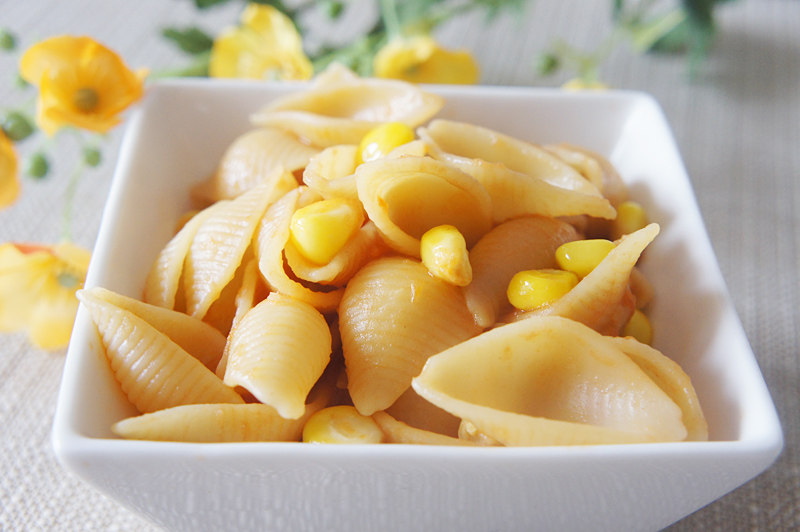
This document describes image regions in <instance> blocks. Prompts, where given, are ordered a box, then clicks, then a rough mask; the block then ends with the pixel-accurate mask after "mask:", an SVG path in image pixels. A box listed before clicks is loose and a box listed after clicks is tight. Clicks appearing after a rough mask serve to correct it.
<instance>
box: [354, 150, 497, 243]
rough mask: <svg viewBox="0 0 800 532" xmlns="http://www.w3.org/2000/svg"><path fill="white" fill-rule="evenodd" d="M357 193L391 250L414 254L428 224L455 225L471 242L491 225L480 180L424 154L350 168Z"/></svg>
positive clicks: (489, 201) (383, 159)
mask: <svg viewBox="0 0 800 532" xmlns="http://www.w3.org/2000/svg"><path fill="white" fill-rule="evenodd" d="M356 184H357V186H358V197H359V199H361V202H362V203H363V205H364V209H365V210H366V211H367V214H368V215H369V218H370V219H371V220H372V221H373V222H374V223H375V225H376V226H377V227H378V230H379V231H380V232H381V234H382V235H383V237H384V239H385V240H386V243H387V244H388V245H389V246H390V247H391V248H392V249H394V250H396V251H398V252H400V253H403V254H406V255H409V256H412V257H417V258H419V256H420V253H419V245H420V244H419V239H420V238H421V237H422V235H423V234H424V233H425V231H427V230H428V229H431V228H432V227H435V226H437V225H442V224H450V225H453V226H455V227H456V228H457V229H458V230H459V231H460V232H461V234H462V235H464V238H465V240H466V241H467V247H470V246H472V245H473V244H474V243H475V242H477V241H478V239H479V238H480V237H481V236H483V235H484V234H485V233H486V232H488V231H489V229H490V228H491V223H492V222H491V199H490V198H489V195H488V193H487V192H486V190H485V189H484V188H483V187H482V186H481V184H480V183H478V182H477V181H475V179H473V178H472V177H470V176H469V175H467V174H465V173H464V172H461V171H459V170H458V169H456V168H455V167H453V166H450V165H448V164H445V163H442V162H440V161H436V160H434V159H431V158H430V157H399V158H382V159H377V160H375V161H370V162H368V163H364V164H362V165H360V166H359V167H358V168H357V169H356Z"/></svg>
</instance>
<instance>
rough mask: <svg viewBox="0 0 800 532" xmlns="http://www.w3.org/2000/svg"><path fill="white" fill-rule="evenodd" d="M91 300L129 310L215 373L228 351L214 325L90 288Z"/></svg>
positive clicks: (109, 292)
mask: <svg viewBox="0 0 800 532" xmlns="http://www.w3.org/2000/svg"><path fill="white" fill-rule="evenodd" d="M86 293H87V294H88V296H89V297H91V298H94V299H96V300H100V301H103V302H105V303H108V304H109V305H113V306H114V307H116V308H119V309H121V310H126V311H128V312H131V313H133V314H135V315H136V316H138V317H140V318H141V319H143V320H144V321H146V322H147V323H149V324H150V325H152V326H153V328H155V329H157V330H158V331H160V332H162V333H164V334H165V335H167V336H168V337H169V339H170V340H172V341H173V342H175V343H176V344H178V345H179V346H180V347H181V348H183V349H184V350H185V351H186V352H187V353H189V354H190V355H192V356H193V357H195V358H196V359H197V360H199V361H200V362H201V363H202V364H203V365H204V366H205V367H207V368H208V369H210V370H212V371H213V370H214V369H215V368H216V366H217V364H218V363H219V360H220V357H221V356H222V352H223V350H224V349H225V341H226V340H225V336H223V335H222V333H220V332H219V331H218V330H217V329H215V328H214V327H212V326H211V325H209V324H207V323H205V322H203V321H201V320H199V319H197V318H195V317H192V316H189V315H187V314H184V313H182V312H177V311H174V310H170V309H165V308H163V307H158V306H156V305H150V304H148V303H143V302H141V301H139V300H138V299H134V298H132V297H126V296H123V295H121V294H117V293H116V292H112V291H111V290H106V289H105V288H100V287H95V288H91V289H87V290H86Z"/></svg>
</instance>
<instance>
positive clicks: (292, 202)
mask: <svg viewBox="0 0 800 532" xmlns="http://www.w3.org/2000/svg"><path fill="white" fill-rule="evenodd" d="M320 199H321V198H320V196H319V194H317V193H316V192H314V191H312V190H310V189H308V188H307V187H300V188H298V189H295V190H293V191H291V192H289V193H287V194H286V195H285V196H284V197H282V198H281V199H280V200H278V201H277V202H275V204H273V205H272V206H271V207H270V208H269V209H268V210H267V212H266V214H264V217H263V219H262V221H261V225H260V226H259V228H258V233H257V235H256V256H257V258H258V268H259V270H260V271H261V274H262V275H263V276H264V279H266V281H267V283H268V284H269V286H270V288H271V289H272V290H274V291H276V292H280V293H283V294H287V295H290V296H292V297H294V298H296V299H299V300H300V301H305V302H306V303H309V304H310V305H312V306H314V307H315V308H317V309H319V310H320V311H322V312H327V311H330V310H333V309H335V308H336V306H337V305H338V304H339V300H340V299H341V298H342V289H341V288H330V289H327V288H325V287H314V286H307V285H305V284H303V283H301V282H300V281H299V280H297V279H296V278H293V277H290V276H289V274H288V273H287V271H286V267H285V259H284V249H285V248H286V246H287V243H288V242H289V235H290V224H291V220H292V214H293V213H294V212H295V211H296V210H297V209H299V208H301V207H304V206H306V205H308V204H310V203H312V202H314V201H319V200H320Z"/></svg>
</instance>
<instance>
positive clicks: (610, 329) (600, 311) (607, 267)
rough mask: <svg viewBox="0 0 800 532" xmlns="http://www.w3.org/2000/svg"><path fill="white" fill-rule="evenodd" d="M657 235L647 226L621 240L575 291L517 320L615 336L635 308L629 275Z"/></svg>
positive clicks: (656, 227) (652, 226) (655, 229)
mask: <svg viewBox="0 0 800 532" xmlns="http://www.w3.org/2000/svg"><path fill="white" fill-rule="evenodd" d="M658 231H659V227H658V224H650V225H648V226H647V227H644V228H642V229H640V230H638V231H636V232H634V233H631V234H629V235H626V236H624V237H622V239H621V240H620V241H619V243H618V244H617V246H616V247H615V248H614V249H612V250H611V252H610V253H609V254H608V255H607V256H606V258H605V259H603V261H602V262H600V264H598V265H597V266H596V267H595V269H594V270H592V271H591V273H589V275H587V276H586V277H584V278H583V279H581V281H580V282H579V283H578V284H577V285H576V286H575V288H573V289H572V290H570V291H569V292H567V293H566V294H565V295H564V296H562V297H560V298H559V299H557V300H556V301H554V302H553V303H551V304H550V305H549V306H546V307H543V308H540V309H536V310H532V311H529V312H523V313H520V316H519V317H520V318H525V317H527V316H532V315H537V316H542V315H553V316H563V317H565V318H570V319H572V320H575V321H579V322H581V323H583V324H585V325H588V326H589V327H591V328H592V329H594V330H596V331H598V332H600V333H601V334H607V335H613V336H616V335H618V334H619V331H620V328H621V327H622V326H623V325H625V323H626V322H627V321H628V318H630V315H631V314H632V313H633V310H634V308H635V301H634V298H633V296H632V295H630V294H631V293H630V289H629V287H628V284H629V280H630V277H631V271H632V270H633V268H634V266H636V262H637V261H638V260H639V257H640V256H641V254H642V252H643V251H644V249H645V248H646V247H647V246H648V244H650V242H652V241H653V239H654V238H655V237H656V235H657V234H658Z"/></svg>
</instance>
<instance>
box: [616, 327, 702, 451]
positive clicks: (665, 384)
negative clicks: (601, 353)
mask: <svg viewBox="0 0 800 532" xmlns="http://www.w3.org/2000/svg"><path fill="white" fill-rule="evenodd" d="M609 341H610V342H612V343H613V344H614V345H616V346H617V347H619V349H621V350H622V352H623V353H625V354H626V355H628V356H629V357H630V359H631V360H633V362H635V363H636V365H637V366H639V368H641V370H642V371H644V372H645V373H646V374H647V376H648V377H650V378H651V379H652V380H653V382H655V383H656V384H657V385H658V387H659V388H661V389H662V390H663V391H664V393H666V394H667V395H668V396H669V397H670V398H671V399H672V400H673V401H675V403H676V404H677V405H678V406H679V407H680V409H681V411H682V412H683V417H682V420H683V424H684V426H685V427H686V430H687V436H686V439H687V440H688V441H706V440H708V423H706V418H705V415H704V414H703V410H702V409H701V408H700V401H699V400H698V399H697V392H695V389H694V386H692V381H691V379H690V378H689V376H688V375H687V374H686V373H685V372H684V371H683V369H682V368H681V367H680V366H679V365H678V364H677V363H676V362H675V361H674V360H672V359H670V358H668V357H667V356H665V355H664V354H663V353H661V352H660V351H658V350H657V349H653V348H652V347H650V346H649V345H646V344H643V343H641V342H638V341H637V340H636V339H634V338H619V337H617V338H609Z"/></svg>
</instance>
